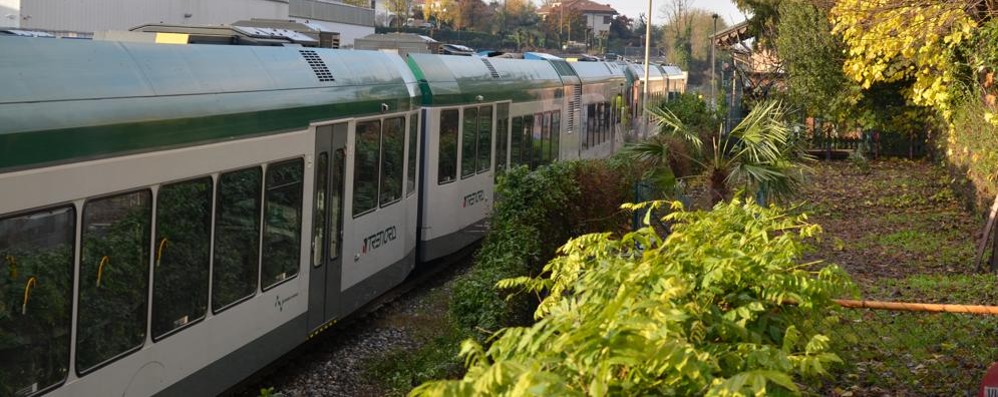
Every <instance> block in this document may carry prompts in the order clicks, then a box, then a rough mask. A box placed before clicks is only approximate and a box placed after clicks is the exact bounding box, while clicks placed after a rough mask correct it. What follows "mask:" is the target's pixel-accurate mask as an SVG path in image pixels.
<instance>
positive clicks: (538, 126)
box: [530, 113, 544, 167]
mask: <svg viewBox="0 0 998 397" xmlns="http://www.w3.org/2000/svg"><path fill="white" fill-rule="evenodd" d="M531 147H532V148H533V150H532V152H533V153H532V154H531V155H530V160H531V161H530V164H531V167H537V166H539V165H541V164H544V156H543V153H544V150H543V149H542V148H543V147H544V114H543V113H538V114H535V115H534V135H533V141H531Z"/></svg>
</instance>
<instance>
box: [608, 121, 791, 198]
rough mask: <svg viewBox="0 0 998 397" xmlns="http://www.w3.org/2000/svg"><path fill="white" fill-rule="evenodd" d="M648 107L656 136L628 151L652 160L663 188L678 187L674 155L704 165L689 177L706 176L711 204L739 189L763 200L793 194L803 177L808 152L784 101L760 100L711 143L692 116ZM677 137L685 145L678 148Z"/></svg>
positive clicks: (711, 140)
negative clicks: (796, 134)
mask: <svg viewBox="0 0 998 397" xmlns="http://www.w3.org/2000/svg"><path fill="white" fill-rule="evenodd" d="M648 112H649V114H650V115H651V117H652V119H653V120H655V121H656V123H657V124H658V128H659V132H658V134H657V136H656V137H655V138H653V139H651V140H649V141H647V142H642V143H638V144H634V145H631V146H629V147H627V148H626V149H625V150H626V152H627V155H628V156H630V157H631V158H633V159H635V160H638V161H646V162H649V165H650V166H651V167H652V170H653V171H652V173H653V175H652V176H653V180H654V181H656V182H658V185H659V186H658V187H659V188H660V189H661V190H662V191H663V192H671V191H673V190H674V188H673V186H671V185H673V184H674V183H675V172H674V171H673V170H672V169H671V168H670V164H671V157H673V156H683V157H685V158H687V159H688V160H690V161H692V162H693V163H695V164H697V165H698V166H699V173H695V174H694V175H691V176H689V177H690V178H698V179H701V180H703V182H704V184H705V185H706V186H707V188H708V193H709V196H710V201H711V204H712V205H713V204H716V203H719V202H721V201H725V200H728V199H730V198H731V197H732V195H733V193H734V192H735V191H736V190H738V189H744V190H745V191H746V192H747V193H751V194H753V195H756V196H759V197H761V198H763V199H783V198H788V197H790V196H792V195H793V194H794V193H795V192H796V191H798V190H799V188H800V186H801V183H802V182H803V178H804V172H805V171H806V169H807V167H806V165H805V164H804V163H805V162H806V161H807V160H808V157H807V155H806V154H805V153H804V152H803V151H802V150H801V148H800V147H799V142H797V141H796V140H795V138H794V135H793V133H792V129H791V128H790V125H789V124H788V123H787V122H786V120H787V119H788V117H787V108H786V107H784V106H783V105H782V104H780V103H779V102H775V101H770V102H765V103H761V104H759V105H758V106H756V107H755V108H753V109H752V111H751V112H749V114H748V116H746V117H745V118H744V119H742V121H741V122H740V123H739V124H738V125H737V126H735V127H734V128H733V129H732V130H731V132H729V133H727V134H724V133H722V132H721V130H720V128H718V129H717V131H718V132H717V133H716V134H715V135H713V136H710V144H709V145H707V144H704V140H705V139H704V137H702V136H701V134H700V131H697V130H695V129H693V128H691V124H690V120H682V119H680V118H679V117H678V116H676V114H675V113H673V112H672V111H671V110H669V109H668V108H667V107H666V105H665V104H663V105H659V106H655V107H651V108H649V110H648ZM676 141H678V142H680V143H681V144H682V145H683V146H684V148H683V150H675V149H674V147H675V145H674V142H676Z"/></svg>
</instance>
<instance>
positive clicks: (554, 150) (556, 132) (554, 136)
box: [551, 111, 561, 161]
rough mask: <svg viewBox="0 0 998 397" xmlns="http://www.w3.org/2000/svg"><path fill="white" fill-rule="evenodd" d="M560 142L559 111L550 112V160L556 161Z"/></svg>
mask: <svg viewBox="0 0 998 397" xmlns="http://www.w3.org/2000/svg"><path fill="white" fill-rule="evenodd" d="M560 143H561V111H554V112H552V113H551V160H552V161H557V160H558V157H559V155H560V153H561V152H560V151H559V147H558V145H559V144H560Z"/></svg>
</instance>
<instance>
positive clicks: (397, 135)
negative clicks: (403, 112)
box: [378, 117, 405, 207]
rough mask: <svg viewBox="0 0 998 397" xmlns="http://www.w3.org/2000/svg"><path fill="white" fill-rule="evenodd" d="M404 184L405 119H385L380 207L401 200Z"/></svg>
mask: <svg viewBox="0 0 998 397" xmlns="http://www.w3.org/2000/svg"><path fill="white" fill-rule="evenodd" d="M403 183H405V118H404V117H393V118H390V119H385V124H384V129H383V130H382V131H381V182H380V186H381V188H380V189H379V190H380V191H381V194H380V196H379V199H378V203H379V204H381V206H382V207H384V206H386V205H389V204H391V203H394V202H396V201H398V200H399V199H401V198H402V187H403V185H402V184H403Z"/></svg>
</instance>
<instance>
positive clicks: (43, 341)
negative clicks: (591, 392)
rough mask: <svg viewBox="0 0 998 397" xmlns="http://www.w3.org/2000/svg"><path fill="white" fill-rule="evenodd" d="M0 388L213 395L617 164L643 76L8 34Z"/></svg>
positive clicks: (1, 96) (3, 73)
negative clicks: (539, 170) (533, 175)
mask: <svg viewBox="0 0 998 397" xmlns="http://www.w3.org/2000/svg"><path fill="white" fill-rule="evenodd" d="M0 54H2V56H0V396H35V395H41V394H46V395H58V396H62V395H66V396H111V395H115V396H131V395H185V396H186V395H214V394H218V393H220V392H222V391H224V390H226V389H227V388H229V387H231V386H232V385H234V384H235V383H237V382H238V381H240V380H242V379H244V378H245V377H247V376H249V375H250V374H252V373H253V372H255V371H256V370H258V369H260V368H261V367H263V366H264V365H266V364H267V363H269V362H271V361H273V360H274V359H276V358H278V357H279V356H281V355H282V354H284V353H286V352H288V351H289V350H291V349H292V348H294V347H295V346H298V345H299V344H301V343H303V342H304V341H305V340H307V339H308V338H311V337H313V336H315V335H316V334H318V333H319V332H322V331H323V330H325V329H326V328H328V327H329V325H331V324H333V323H335V322H336V321H338V320H339V319H342V318H344V317H346V316H348V315H350V313H351V312H353V311H355V310H357V309H358V308H360V307H361V306H362V305H364V304H365V303H367V302H369V301H371V300H372V299H373V298H375V297H377V296H379V295H381V294H383V293H385V292H386V291H388V290H389V289H391V288H393V287H394V286H396V285H397V284H399V283H401V282H402V281H403V280H404V279H405V278H406V277H407V276H408V275H409V273H410V272H411V271H412V270H413V269H414V267H415V266H416V265H417V263H424V262H430V261H434V260H437V259H440V258H442V257H445V256H448V255H451V254H453V253H455V252H457V251H458V250H460V249H461V248H463V247H466V246H468V245H469V244H471V243H473V242H474V241H475V240H477V239H480V238H481V237H482V236H483V234H484V231H485V226H484V221H485V219H486V217H487V216H488V214H489V211H490V209H491V207H492V202H491V200H492V198H493V187H494V183H495V179H496V174H497V172H499V171H501V170H502V169H504V168H506V167H508V166H510V165H516V164H528V165H531V166H537V165H540V164H544V163H548V162H552V161H557V160H563V159H576V158H597V157H605V156H608V155H609V154H611V153H613V152H614V151H616V150H617V149H619V148H620V147H621V145H622V142H623V138H624V135H625V131H624V130H623V129H622V125H621V123H620V121H621V116H622V109H625V106H627V107H629V108H630V109H633V108H634V107H637V106H640V103H638V102H635V101H637V98H635V97H634V96H633V95H631V93H632V92H633V91H632V89H633V87H634V86H635V85H636V84H637V83H638V82H639V80H640V78H639V77H636V76H634V75H633V73H631V72H630V71H629V66H627V65H618V64H615V63H603V62H591V63H571V64H570V63H567V62H565V61H562V60H558V59H548V60H512V59H496V58H492V59H483V58H473V57H456V56H441V55H426V54H419V55H410V56H409V57H408V59H405V60H403V59H402V58H400V57H398V56H396V55H390V54H385V53H379V52H367V51H344V50H328V49H313V48H301V47H297V48H295V47H249V46H212V45H157V44H140V43H117V42H98V41H75V40H57V39H41V38H22V37H0Z"/></svg>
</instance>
